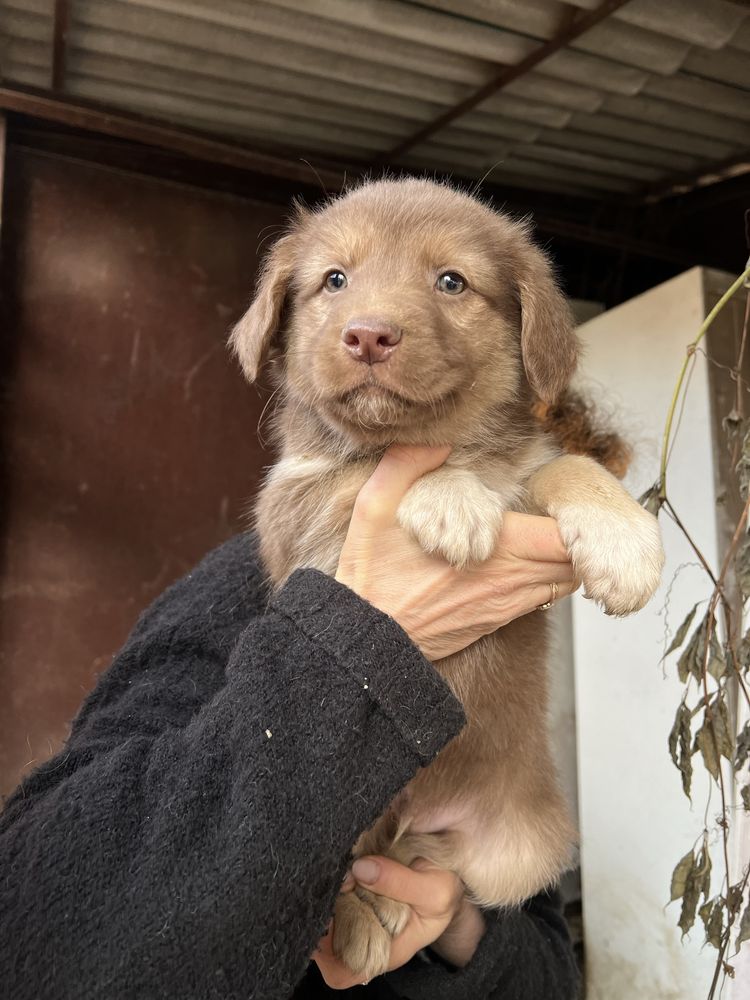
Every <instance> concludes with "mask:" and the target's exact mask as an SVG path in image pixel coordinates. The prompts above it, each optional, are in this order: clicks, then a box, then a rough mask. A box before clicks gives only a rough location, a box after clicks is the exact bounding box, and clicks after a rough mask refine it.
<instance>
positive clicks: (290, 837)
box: [0, 575, 461, 1000]
mask: <svg viewBox="0 0 750 1000" xmlns="http://www.w3.org/2000/svg"><path fill="white" fill-rule="evenodd" d="M308 576H309V575H308ZM308 582H309V581H308ZM316 585H317V586H316V588H315V594H314V595H313V596H315V595H317V596H316V600H313V601H312V608H309V607H308V606H307V604H308V603H309V598H310V594H309V591H308V590H307V589H304V588H303V589H304V593H302V592H301V591H300V590H299V587H298V590H297V592H295V589H294V584H292V585H291V586H289V587H287V588H285V593H283V594H282V596H281V598H280V600H279V601H278V603H277V605H276V607H275V608H274V609H273V610H271V611H270V612H269V613H268V614H267V615H266V616H265V617H264V618H262V619H259V620H257V621H256V622H254V623H253V624H252V625H251V626H249V627H248V628H247V629H246V630H245V631H244V632H243V633H242V634H241V636H240V639H239V642H238V643H237V645H236V647H235V650H234V653H233V655H232V658H231V661H230V665H229V668H228V670H227V675H226V684H225V686H224V687H223V688H222V689H221V690H219V691H218V692H217V693H216V694H215V696H214V697H213V698H212V699H211V700H210V701H209V702H208V703H207V704H205V705H204V706H203V707H202V708H201V709H200V710H199V711H198V712H197V714H194V715H193V717H192V718H191V719H190V721H188V722H187V723H186V724H185V725H184V726H181V727H174V728H167V730H166V731H162V732H160V733H159V735H157V736H151V735H149V734H148V728H149V727H148V726H146V727H143V731H140V732H135V733H134V734H133V735H131V736H130V737H129V738H127V739H125V740H121V739H118V740H117V741H116V743H115V745H112V746H110V747H109V748H108V749H106V750H103V749H102V740H103V736H102V732H101V726H98V725H97V718H96V713H94V715H93V716H91V718H90V719H89V720H88V724H87V727H86V728H85V733H88V732H90V733H93V735H94V739H93V743H92V744H90V745H87V744H86V741H85V740H84V739H83V738H79V739H78V741H77V743H74V744H73V746H72V748H71V750H70V751H69V752H70V753H72V754H73V755H74V758H75V760H74V764H73V769H72V770H70V767H71V765H70V763H66V760H65V752H64V753H63V755H61V758H60V759H59V762H58V764H59V768H60V773H61V774H62V775H63V777H62V779H61V780H60V781H59V782H57V783H54V782H53V774H54V773H55V772H54V766H56V765H53V766H52V767H50V768H48V777H47V783H46V787H44V789H43V791H39V790H38V791H37V792H36V793H35V794H34V795H33V796H32V797H31V798H30V799H29V800H27V801H26V802H24V800H23V799H22V798H19V797H17V798H16V800H15V801H14V803H13V804H12V806H11V808H10V809H9V810H8V813H7V814H6V816H5V817H4V821H3V825H2V834H0V837H1V839H0V850H1V851H2V854H3V856H4V857H6V858H9V859H12V861H11V862H10V863H9V864H8V865H7V871H6V872H4V873H3V874H4V880H3V888H2V899H1V900H0V922H2V929H1V933H0V937H1V938H2V942H3V944H2V949H3V952H4V955H3V961H2V967H3V982H4V984H5V985H6V988H7V989H8V991H9V995H13V996H14V997H16V998H18V1000H23V998H26V997H29V998H31V997H34V998H37V997H45V996H54V997H55V998H60V1000H62V998H67V997H75V998H76V1000H85V998H88V997H91V998H94V997H97V998H98V997H101V996H109V997H125V996H144V995H152V994H156V993H159V992H161V993H164V994H166V993H168V994H169V995H175V996H181V997H185V998H188V997H192V996H208V995H211V992H210V991H211V989H213V988H216V989H218V990H219V993H220V994H221V995H228V994H230V993H232V992H234V991H236V992H238V993H240V994H242V995H249V996H254V995H257V996H258V997H264V998H274V997H279V998H282V997H287V996H288V995H289V993H290V992H291V990H292V987H293V984H294V982H295V981H296V979H297V978H298V977H299V976H300V975H301V974H302V972H303V971H304V967H305V964H306V961H307V956H308V955H309V953H310V951H311V950H312V948H313V947H314V945H315V943H316V942H317V940H318V937H319V935H320V933H321V932H322V930H323V928H324V925H325V923H326V920H327V919H328V917H329V915H330V911H331V908H332V903H333V900H334V897H335V894H336V892H337V889H338V885H339V882H340V879H341V876H342V874H343V871H344V867H345V864H346V859H347V856H348V852H349V849H350V846H351V844H352V843H353V841H354V840H355V839H356V837H357V835H358V834H359V833H360V832H361V830H362V829H364V828H366V827H367V826H368V825H369V824H370V823H371V822H373V821H374V819H375V818H376V817H377V816H378V815H379V813H380V812H382V810H383V809H384V808H385V806H386V805H387V803H388V802H389V801H390V799H391V798H392V797H393V796H394V795H395V794H396V793H397V791H398V790H399V789H400V788H401V787H403V785H404V784H405V783H406V782H407V781H408V780H409V779H410V778H411V776H412V775H413V774H414V773H415V771H416V770H417V768H418V767H419V766H420V764H421V763H425V762H426V761H427V760H428V759H430V757H431V756H433V755H434V753H436V752H437V750H438V749H439V748H440V747H441V746H442V745H443V743H444V742H446V741H447V740H448V739H449V738H450V736H452V735H453V734H454V733H455V732H456V731H457V729H458V728H459V727H460V724H461V713H460V710H459V708H458V705H457V703H456V702H455V700H454V699H453V698H452V696H451V695H450V694H449V692H448V690H447V688H445V686H444V685H443V683H442V681H440V680H439V678H438V677H437V674H436V673H435V672H434V671H433V670H432V668H431V667H430V666H429V664H427V662H426V661H424V660H423V659H422V657H421V656H420V655H419V654H418V652H417V651H416V649H415V648H414V647H413V646H411V644H410V643H409V642H408V640H407V639H406V637H405V636H404V635H403V633H402V632H401V630H400V629H398V627H397V626H396V625H395V624H394V623H392V622H390V621H389V620H388V619H386V618H385V616H382V615H380V614H379V613H378V612H375V611H374V609H368V608H367V606H366V605H364V604H363V602H360V601H359V600H358V599H357V598H356V597H355V595H353V594H351V593H350V592H348V591H345V590H344V588H342V587H340V586H339V585H338V584H336V583H335V582H334V581H331V580H328V579H327V578H321V579H319V580H316ZM290 619H296V622H297V624H296V625H295V626H292V625H291V623H290ZM316 633H319V634H317V635H316ZM326 634H327V636H328V638H327V639H326ZM179 641H180V640H179V639H178V642H179ZM374 649H377V650H378V651H379V653H380V655H381V656H382V657H383V662H382V663H380V664H379V663H378V662H377V660H378V653H376V652H374V651H373V650H374ZM268 671H273V672H274V676H273V683H272V684H270V685H269V684H268ZM149 682H150V683H155V680H152V679H150V678H149ZM108 710H109V711H110V714H111V713H112V712H113V711H114V709H112V708H109V709H108ZM120 714H122V713H120ZM118 718H119V717H118ZM68 761H70V758H68ZM40 787H41V786H40ZM40 954H44V955H45V961H44V962H40V961H39V955H40ZM50 959H51V960H50Z"/></svg>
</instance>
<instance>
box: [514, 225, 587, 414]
mask: <svg viewBox="0 0 750 1000" xmlns="http://www.w3.org/2000/svg"><path fill="white" fill-rule="evenodd" d="M516 288H517V289H518V297H519V302H520V306H521V354H522V356H523V363H524V367H525V369H526V375H527V377H528V380H529V384H530V385H531V388H532V389H533V390H534V392H535V393H536V394H537V395H538V396H539V398H540V399H542V400H544V402H545V403H553V402H554V401H555V400H556V399H557V397H558V396H559V395H560V393H561V392H562V391H563V389H565V387H566V386H567V385H568V383H569V382H570V379H571V378H572V376H573V373H574V372H575V370H576V364H577V363H578V351H579V343H578V337H577V336H576V333H575V323H574V320H573V314H572V313H571V311H570V307H569V306H568V303H567V302H566V300H565V297H564V295H563V294H562V292H561V291H560V289H559V288H558V286H557V282H556V281H555V278H554V275H553V272H552V266H551V265H550V263H549V261H548V260H547V258H546V256H545V255H544V254H543V253H542V251H541V250H539V249H537V247H535V246H533V245H532V244H531V243H529V242H526V245H525V246H524V247H523V249H522V251H521V253H520V254H519V257H518V263H517V272H516Z"/></svg>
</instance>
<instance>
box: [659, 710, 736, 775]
mask: <svg viewBox="0 0 750 1000" xmlns="http://www.w3.org/2000/svg"><path fill="white" fill-rule="evenodd" d="M670 745H671V744H670ZM748 757H750V722H746V723H745V725H744V726H743V727H742V732H741V733H740V734H739V736H738V737H737V751H736V753H735V757H734V769H735V771H739V770H740V768H741V767H742V766H743V765H744V763H745V761H746V760H747V758H748ZM672 760H674V756H673V757H672Z"/></svg>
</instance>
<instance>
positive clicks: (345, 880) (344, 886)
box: [341, 872, 354, 889]
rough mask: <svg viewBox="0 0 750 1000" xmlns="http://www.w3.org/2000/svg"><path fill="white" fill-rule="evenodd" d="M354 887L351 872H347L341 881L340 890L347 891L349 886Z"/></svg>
mask: <svg viewBox="0 0 750 1000" xmlns="http://www.w3.org/2000/svg"><path fill="white" fill-rule="evenodd" d="M351 885H354V879H353V877H352V873H351V872H347V873H346V875H344V877H343V879H342V880H341V888H342V889H348V888H349V886H351Z"/></svg>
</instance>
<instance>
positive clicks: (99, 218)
mask: <svg viewBox="0 0 750 1000" xmlns="http://www.w3.org/2000/svg"><path fill="white" fill-rule="evenodd" d="M261 195H262V192H259V199H258V201H257V202H254V201H250V200H246V199H238V198H235V197H229V196H224V195H216V194H213V193H211V192H207V191H205V190H199V189H195V188H191V187H188V186H187V185H177V184H172V183H169V182H164V181H159V180H154V179H150V178H147V177H144V176H139V175H136V174H130V173H127V172H125V171H121V170H112V169H109V168H104V167H100V166H96V165H92V164H85V163H82V162H75V161H73V160H70V159H65V158H62V157H57V156H50V155H46V154H39V153H34V152H32V151H29V150H23V149H18V148H17V149H12V150H11V151H10V152H9V155H8V159H7V176H6V183H5V198H4V210H5V217H4V229H3V267H2V272H1V277H0V282H1V288H0V290H1V292H2V300H3V308H4V317H3V326H4V329H3V337H2V341H3V348H2V350H3V355H4V356H3V358H2V366H1V368H0V372H1V374H0V378H1V379H2V407H3V423H2V426H3V431H2V433H3V460H2V470H3V476H4V488H3V494H4V511H3V515H2V516H3V525H2V528H3V536H4V542H3V550H4V552H3V565H2V598H3V600H2V602H1V603H0V629H1V634H2V640H1V645H0V791H2V792H3V793H7V792H8V791H9V790H10V789H12V788H13V787H14V786H15V785H16V783H17V781H18V778H19V777H20V775H21V774H22V773H23V772H24V771H25V770H26V769H28V768H29V767H32V766H33V765H34V764H36V763H40V762H41V761H42V760H44V759H45V758H46V757H48V756H49V755H50V754H51V753H53V752H55V751H56V750H57V749H58V748H59V747H60V745H61V743H62V741H63V740H64V738H65V736H66V733H67V728H68V723H69V720H70V719H71V718H72V717H73V716H74V715H75V713H76V711H77V709H78V707H79V705H80V702H81V700H82V698H83V697H84V696H85V694H86V693H87V692H88V691H89V689H90V688H91V686H92V684H93V683H94V681H95V679H96V676H97V674H99V673H100V672H101V671H102V670H104V669H105V668H106V667H107V665H108V664H109V662H110V660H111V657H112V654H113V653H114V652H115V651H116V650H117V648H118V647H119V645H120V644H121V643H122V641H123V640H124V638H125V637H126V635H127V633H128V631H129V629H130V627H131V626H132V624H133V622H134V621H135V619H136V617H137V615H138V613H139V612H140V611H141V609H142V608H144V607H145V606H146V605H147V604H148V603H149V602H150V601H151V600H152V599H153V598H154V597H156V596H157V594H159V593H160V592H161V591H162V590H163V589H164V587H165V586H166V585H167V584H169V583H170V582H171V581H173V580H174V579H176V578H177V577H178V576H180V575H181V574H182V573H183V572H185V571H186V570H188V569H189V568H190V566H191V565H192V564H193V563H194V562H195V561H196V560H197V559H198V558H200V556H201V555H202V554H203V553H205V552H206V551H208V550H209V549H210V548H211V547H212V546H213V545H215V544H217V543H219V542H220V541H222V540H223V539H224V538H226V537H228V536H229V535H230V534H232V533H234V532H236V531H237V530H239V528H240V527H241V524H242V521H241V515H242V512H243V510H244V509H245V508H246V506H247V501H248V499H249V498H251V497H252V495H253V492H254V490H255V488H256V485H257V481H258V476H259V472H260V469H261V466H262V465H263V463H264V462H265V461H267V457H264V455H263V453H262V451H261V449H260V447H259V445H258V443H257V438H256V427H257V424H258V418H259V415H260V408H261V402H262V400H261V397H260V396H259V394H258V393H257V392H256V391H255V390H253V389H251V388H249V387H248V386H246V385H245V383H244V382H243V380H242V378H241V376H240V374H239V373H238V371H237V369H236V366H235V364H234V362H233V361H232V359H231V358H230V357H229V356H228V353H227V351H226V348H225V340H226V333H227V330H228V328H229V327H230V326H231V323H232V322H233V321H234V319H236V318H237V316H238V315H239V314H240V313H241V311H242V308H243V305H244V304H245V302H246V301H247V299H248V296H249V294H250V291H251V287H252V281H253V277H254V274H255V270H256V265H257V252H258V244H259V238H260V235H261V233H262V231H263V230H264V229H265V227H268V226H276V225H278V224H279V223H280V222H281V221H282V218H283V209H281V208H280V207H278V206H272V205H267V204H263V202H262V198H261V197H260V196H261Z"/></svg>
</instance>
